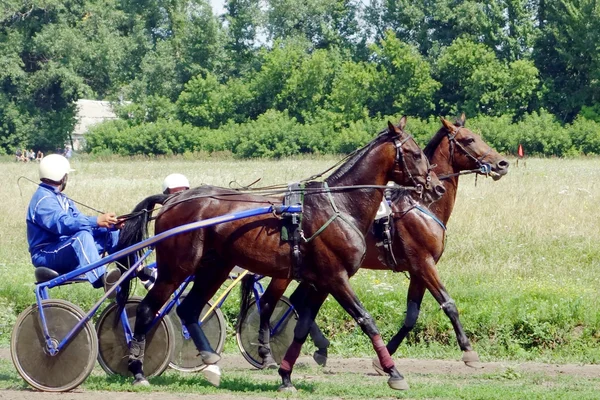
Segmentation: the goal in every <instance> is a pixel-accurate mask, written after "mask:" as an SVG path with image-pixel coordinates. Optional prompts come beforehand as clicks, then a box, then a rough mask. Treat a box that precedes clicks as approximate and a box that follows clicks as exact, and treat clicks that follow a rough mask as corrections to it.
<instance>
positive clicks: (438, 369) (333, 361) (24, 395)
mask: <svg viewBox="0 0 600 400" xmlns="http://www.w3.org/2000/svg"><path fill="white" fill-rule="evenodd" d="M0 359H8V360H10V354H9V351H8V349H0ZM298 362H299V363H306V364H309V365H310V364H314V362H313V361H312V359H311V358H310V357H301V358H300V359H299V360H298ZM219 365H220V366H221V368H222V369H223V371H224V373H226V371H227V369H228V368H230V369H238V370H239V368H240V366H246V365H248V364H247V363H246V361H245V360H244V359H243V357H242V356H240V355H225V356H224V357H223V360H221V362H220V363H219ZM396 365H397V367H398V369H399V371H400V372H401V373H403V374H443V375H452V374H454V375H476V374H490V373H495V372H502V371H505V370H506V369H507V368H512V369H514V370H515V371H519V372H525V373H540V374H544V375H547V376H550V377H552V376H558V375H571V376H578V377H583V378H597V377H600V365H577V364H542V363H533V362H526V363H516V362H489V363H481V364H480V365H479V368H470V367H467V366H465V365H464V364H463V363H462V362H460V361H447V360H417V359H398V360H397V364H396ZM340 372H346V373H356V374H367V375H375V372H374V371H373V369H372V368H371V359H370V358H330V359H329V361H328V365H327V367H326V368H324V370H323V371H322V373H323V374H327V375H331V374H336V373H340ZM302 375H303V374H302V372H298V374H297V376H296V378H297V379H302V378H303V376H302ZM304 378H307V377H304ZM309 378H310V379H312V380H318V379H319V378H318V376H315V375H314V374H311V375H310V377H309ZM108 393H110V394H108ZM108 396H110V400H130V399H131V400H132V399H140V396H141V397H142V398H144V399H147V400H176V399H192V398H199V397H201V398H202V399H205V400H233V399H238V400H239V399H242V398H244V395H243V393H240V394H239V395H235V394H230V393H223V394H217V395H202V396H199V395H198V394H190V395H187V394H180V393H143V394H141V393H128V392H100V391H86V390H81V389H77V390H75V391H72V392H69V393H41V392H36V391H31V390H0V399H2V400H4V399H15V400H29V399H33V400H54V399H55V400H59V399H60V400H106V398H107V397H108ZM252 398H253V399H259V400H262V399H272V397H264V398H261V397H252Z"/></svg>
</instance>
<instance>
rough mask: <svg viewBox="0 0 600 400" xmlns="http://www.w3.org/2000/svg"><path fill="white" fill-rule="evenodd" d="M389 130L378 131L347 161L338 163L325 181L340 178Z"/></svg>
mask: <svg viewBox="0 0 600 400" xmlns="http://www.w3.org/2000/svg"><path fill="white" fill-rule="evenodd" d="M389 132H390V131H389V129H388V128H386V129H384V130H382V131H381V132H379V133H378V134H377V136H375V138H374V139H373V140H371V141H370V142H369V143H367V144H366V145H365V146H364V147H363V148H361V149H358V150H356V154H354V155H353V156H352V157H351V158H350V159H349V160H348V161H346V162H345V163H343V164H342V165H340V167H339V168H338V169H336V170H335V171H334V172H333V173H332V174H331V175H330V176H329V177H328V178H327V179H326V181H329V180H336V179H339V178H341V177H342V176H343V175H344V174H346V173H347V172H348V171H350V170H351V169H352V167H354V165H356V163H357V162H358V161H360V160H361V159H362V158H363V157H364V156H365V154H367V153H368V152H369V151H370V150H371V149H372V148H373V146H375V144H377V143H379V141H380V140H381V138H383V137H386V136H387V135H388V134H389Z"/></svg>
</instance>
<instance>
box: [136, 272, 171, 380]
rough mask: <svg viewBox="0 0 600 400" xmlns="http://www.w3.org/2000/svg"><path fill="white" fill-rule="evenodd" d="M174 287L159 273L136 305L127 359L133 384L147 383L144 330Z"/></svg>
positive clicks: (146, 330) (147, 328) (146, 329)
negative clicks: (144, 364) (144, 365)
mask: <svg viewBox="0 0 600 400" xmlns="http://www.w3.org/2000/svg"><path fill="white" fill-rule="evenodd" d="M175 287H176V285H175V284H174V283H173V282H165V281H164V280H162V279H161V277H160V275H159V277H158V278H157V280H156V283H155V284H154V286H153V287H152V289H151V290H150V291H149V292H148V294H147V295H146V297H144V299H143V300H142V302H141V303H140V304H139V305H138V307H137V310H136V317H135V327H134V334H133V338H132V340H131V344H130V348H129V361H128V368H129V371H130V372H131V373H132V375H133V377H134V381H133V384H134V385H148V381H147V380H146V377H145V376H144V371H143V363H144V350H145V348H146V332H148V330H149V329H150V325H151V324H152V321H154V316H155V315H156V314H157V313H158V311H159V310H160V308H161V307H162V306H163V304H165V303H166V302H167V300H168V299H169V297H170V296H171V293H173V292H174V291H175Z"/></svg>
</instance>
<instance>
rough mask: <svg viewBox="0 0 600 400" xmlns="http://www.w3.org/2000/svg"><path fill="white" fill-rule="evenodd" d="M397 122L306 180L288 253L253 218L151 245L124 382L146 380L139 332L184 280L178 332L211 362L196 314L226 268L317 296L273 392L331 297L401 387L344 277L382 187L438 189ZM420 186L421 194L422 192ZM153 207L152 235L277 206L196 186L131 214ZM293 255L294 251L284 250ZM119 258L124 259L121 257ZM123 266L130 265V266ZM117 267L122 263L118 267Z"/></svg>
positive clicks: (359, 251)
mask: <svg viewBox="0 0 600 400" xmlns="http://www.w3.org/2000/svg"><path fill="white" fill-rule="evenodd" d="M405 124H406V117H403V118H402V119H401V120H400V124H399V125H398V126H394V125H393V124H391V123H389V122H388V127H387V129H385V130H383V131H382V132H380V133H379V134H378V135H377V136H376V137H375V138H374V139H373V140H371V141H370V142H369V143H368V144H367V145H366V146H364V147H363V148H361V149H358V150H357V151H355V152H353V153H351V155H349V156H348V157H347V158H346V159H345V161H344V162H343V164H341V165H340V166H339V167H338V168H337V169H336V170H335V171H334V172H333V173H332V174H331V175H329V176H328V177H327V178H326V179H324V181H323V182H316V181H307V182H306V183H305V185H304V188H303V189H302V195H303V204H302V209H303V211H302V213H301V215H300V218H301V222H300V224H299V225H300V226H299V229H300V236H301V238H302V241H301V242H300V243H298V247H297V250H298V252H296V251H294V250H296V247H295V246H292V245H291V244H290V242H287V241H283V240H282V239H281V231H282V222H281V216H279V215H271V214H266V215H259V216H254V217H249V218H244V219H238V220H234V221H231V222H228V223H224V224H218V225H214V226H211V227H208V228H205V229H198V230H193V231H190V232H187V233H181V234H178V235H175V236H172V237H169V238H166V239H164V240H162V241H160V242H158V243H157V244H156V265H157V270H158V277H157V279H156V282H155V284H154V286H153V287H152V289H151V290H150V291H149V292H148V293H147V295H146V296H145V297H144V299H143V300H142V302H141V303H140V304H139V306H138V308H137V311H136V321H135V327H134V336H133V339H132V341H131V345H130V354H129V361H128V368H129V371H130V372H131V373H132V375H133V376H134V384H143V385H147V384H149V383H148V381H147V380H146V378H145V376H144V373H143V359H144V348H145V334H146V332H147V331H148V328H149V326H150V324H151V323H152V321H153V319H154V316H155V315H156V313H157V312H158V311H159V309H160V308H161V307H162V306H163V305H164V304H165V302H166V301H167V300H168V298H169V296H171V294H172V293H173V292H174V290H175V289H176V288H177V287H178V286H179V285H180V284H181V283H182V282H183V281H184V280H185V279H186V278H187V277H189V276H193V277H194V278H193V286H192V288H191V290H190V291H189V293H188V294H187V296H186V297H185V299H184V300H183V302H182V303H181V305H179V306H178V307H177V314H178V316H179V317H180V319H181V320H182V321H183V323H184V325H185V326H186V328H187V329H188V331H189V333H190V336H191V337H192V340H193V341H194V344H195V345H196V347H197V349H198V351H199V354H200V356H201V357H202V361H203V362H204V363H205V364H207V365H210V364H215V363H216V362H217V361H218V360H219V359H220V356H219V355H218V354H216V353H215V352H214V350H213V349H212V348H211V346H210V344H209V343H208V340H207V339H206V336H205V335H204V333H203V332H202V330H201V329H200V327H199V325H198V323H197V322H198V317H199V314H200V311H201V310H202V308H203V306H204V305H205V304H206V302H207V301H208V300H209V299H210V298H211V297H212V296H213V295H214V294H215V293H216V291H217V290H218V288H219V287H220V286H221V284H222V283H223V282H224V281H225V280H226V279H227V277H228V275H229V272H230V271H231V270H232V269H233V267H234V266H235V265H243V266H244V267H245V268H246V269H248V270H250V271H251V272H254V273H257V274H261V275H267V276H271V277H274V278H290V277H292V276H293V277H295V278H297V279H300V280H302V281H306V282H308V283H310V284H311V285H314V287H316V288H317V289H318V290H317V291H315V294H314V295H311V296H309V297H310V298H311V305H312V307H311V310H310V311H311V312H310V313H307V314H306V315H307V316H308V315H310V316H311V317H310V318H309V317H305V318H304V320H305V321H304V322H303V321H302V319H301V321H300V322H299V323H298V324H297V327H296V330H295V335H294V343H295V345H292V346H290V349H289V350H288V354H286V357H285V358H284V362H283V363H282V365H281V368H280V369H279V375H280V376H281V379H282V384H281V386H280V387H279V390H282V391H283V390H295V388H294V386H293V385H292V382H291V373H292V369H293V365H294V364H295V361H296V359H297V357H298V354H299V350H300V348H301V346H302V343H303V342H304V340H305V339H306V336H307V334H308V331H307V329H308V327H309V326H310V323H312V321H313V320H314V316H315V315H316V312H317V311H318V308H319V307H320V305H321V304H322V302H323V301H324V300H325V298H326V297H327V295H328V294H329V293H331V294H332V295H333V297H334V298H335V299H336V300H337V301H338V302H339V303H340V305H341V306H342V307H343V308H344V309H345V310H346V311H347V312H348V313H349V314H350V315H351V316H352V317H353V318H354V319H355V320H356V321H357V322H358V324H359V325H360V326H361V328H362V329H363V331H364V332H365V333H366V334H367V335H368V336H369V338H370V339H371V342H372V344H373V347H374V349H375V351H376V353H377V356H378V357H379V359H380V362H381V365H382V366H383V369H384V371H385V372H386V373H387V374H388V375H389V379H388V385H389V386H390V387H391V388H393V389H398V390H400V389H406V388H408V385H407V384H406V381H405V380H404V377H403V376H402V375H401V374H400V373H399V372H398V370H397V369H396V367H395V365H394V362H393V360H392V359H391V357H390V356H389V354H388V352H387V350H386V347H385V345H384V343H383V341H382V339H381V336H380V335H379V331H378V330H377V327H376V325H375V323H374V322H373V320H372V319H371V318H370V316H369V314H368V313H367V311H366V310H365V309H364V307H363V306H362V304H361V303H360V301H359V300H358V298H357V296H356V295H355V293H354V291H353V290H352V288H351V286H350V284H349V282H348V279H349V278H350V277H351V276H352V275H354V273H355V272H356V271H357V270H358V268H359V266H360V264H361V262H362V259H363V258H364V255H365V252H366V244H365V239H364V236H365V234H366V233H367V231H368V229H369V227H370V226H371V223H372V221H373V218H374V216H375V214H376V212H377V209H378V207H379V204H380V202H381V199H382V197H383V189H384V188H385V187H386V186H385V184H386V183H387V182H388V181H393V182H395V183H397V184H399V185H410V188H412V189H413V190H417V191H421V192H422V193H423V194H424V196H425V197H426V198H428V199H429V200H433V199H437V198H439V197H440V196H441V195H442V194H443V193H444V188H443V185H442V184H441V182H440V181H439V180H437V177H435V174H434V173H432V171H431V168H430V165H429V163H428V161H427V158H426V157H425V155H424V154H423V153H422V151H421V149H420V148H419V147H418V145H417V144H416V142H415V141H414V140H413V139H412V137H411V136H410V135H408V134H406V133H405V132H404V126H405ZM423 188H428V190H426V191H424V192H423V191H422V189H423ZM160 202H162V204H163V207H161V209H160V211H159V212H158V215H157V216H156V220H155V232H156V234H160V233H161V232H165V231H167V230H169V229H172V228H174V227H177V226H181V225H184V224H188V223H192V222H195V221H200V220H206V219H209V218H213V217H220V216H223V215H225V214H231V213H235V212H240V211H244V210H251V209H253V208H256V207H259V206H264V205H269V204H270V205H276V204H281V198H276V197H266V196H259V195H256V194H251V193H243V192H240V191H236V190H231V189H225V188H219V187H214V186H208V185H207V186H201V187H198V188H194V189H190V190H187V191H184V192H180V193H178V194H177V195H176V197H168V198H164V197H161V196H160V195H154V196H150V197H148V198H146V199H144V200H143V201H142V202H140V203H139V204H138V205H137V206H136V208H135V210H134V213H135V211H136V210H151V209H152V208H153V207H154V205H155V204H156V203H160ZM148 215H149V213H147V212H143V213H141V214H138V215H137V216H136V217H135V218H132V219H131V220H130V221H128V223H127V224H125V227H124V228H123V230H122V233H121V235H120V236H121V240H120V241H119V244H118V246H119V248H126V247H129V246H132V245H133V244H135V243H138V242H139V241H141V240H143V239H144V237H145V236H146V235H147V224H148V222H149V216H148ZM292 253H294V255H293V254H292ZM129 258H132V256H130V257H129ZM124 261H128V262H129V265H131V263H132V261H133V260H131V259H129V260H124ZM121 264H122V262H121ZM128 295H129V285H128V284H126V285H122V287H121V290H120V293H119V296H118V301H119V303H120V304H124V301H125V300H126V299H127V297H128Z"/></svg>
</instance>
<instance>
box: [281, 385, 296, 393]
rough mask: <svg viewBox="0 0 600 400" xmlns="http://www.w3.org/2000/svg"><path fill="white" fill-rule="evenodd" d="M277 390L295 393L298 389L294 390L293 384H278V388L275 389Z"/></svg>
mask: <svg viewBox="0 0 600 400" xmlns="http://www.w3.org/2000/svg"><path fill="white" fill-rule="evenodd" d="M277 391H278V392H287V393H296V392H297V391H298V390H296V388H295V387H294V385H290V386H285V385H281V386H279V389H277Z"/></svg>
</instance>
